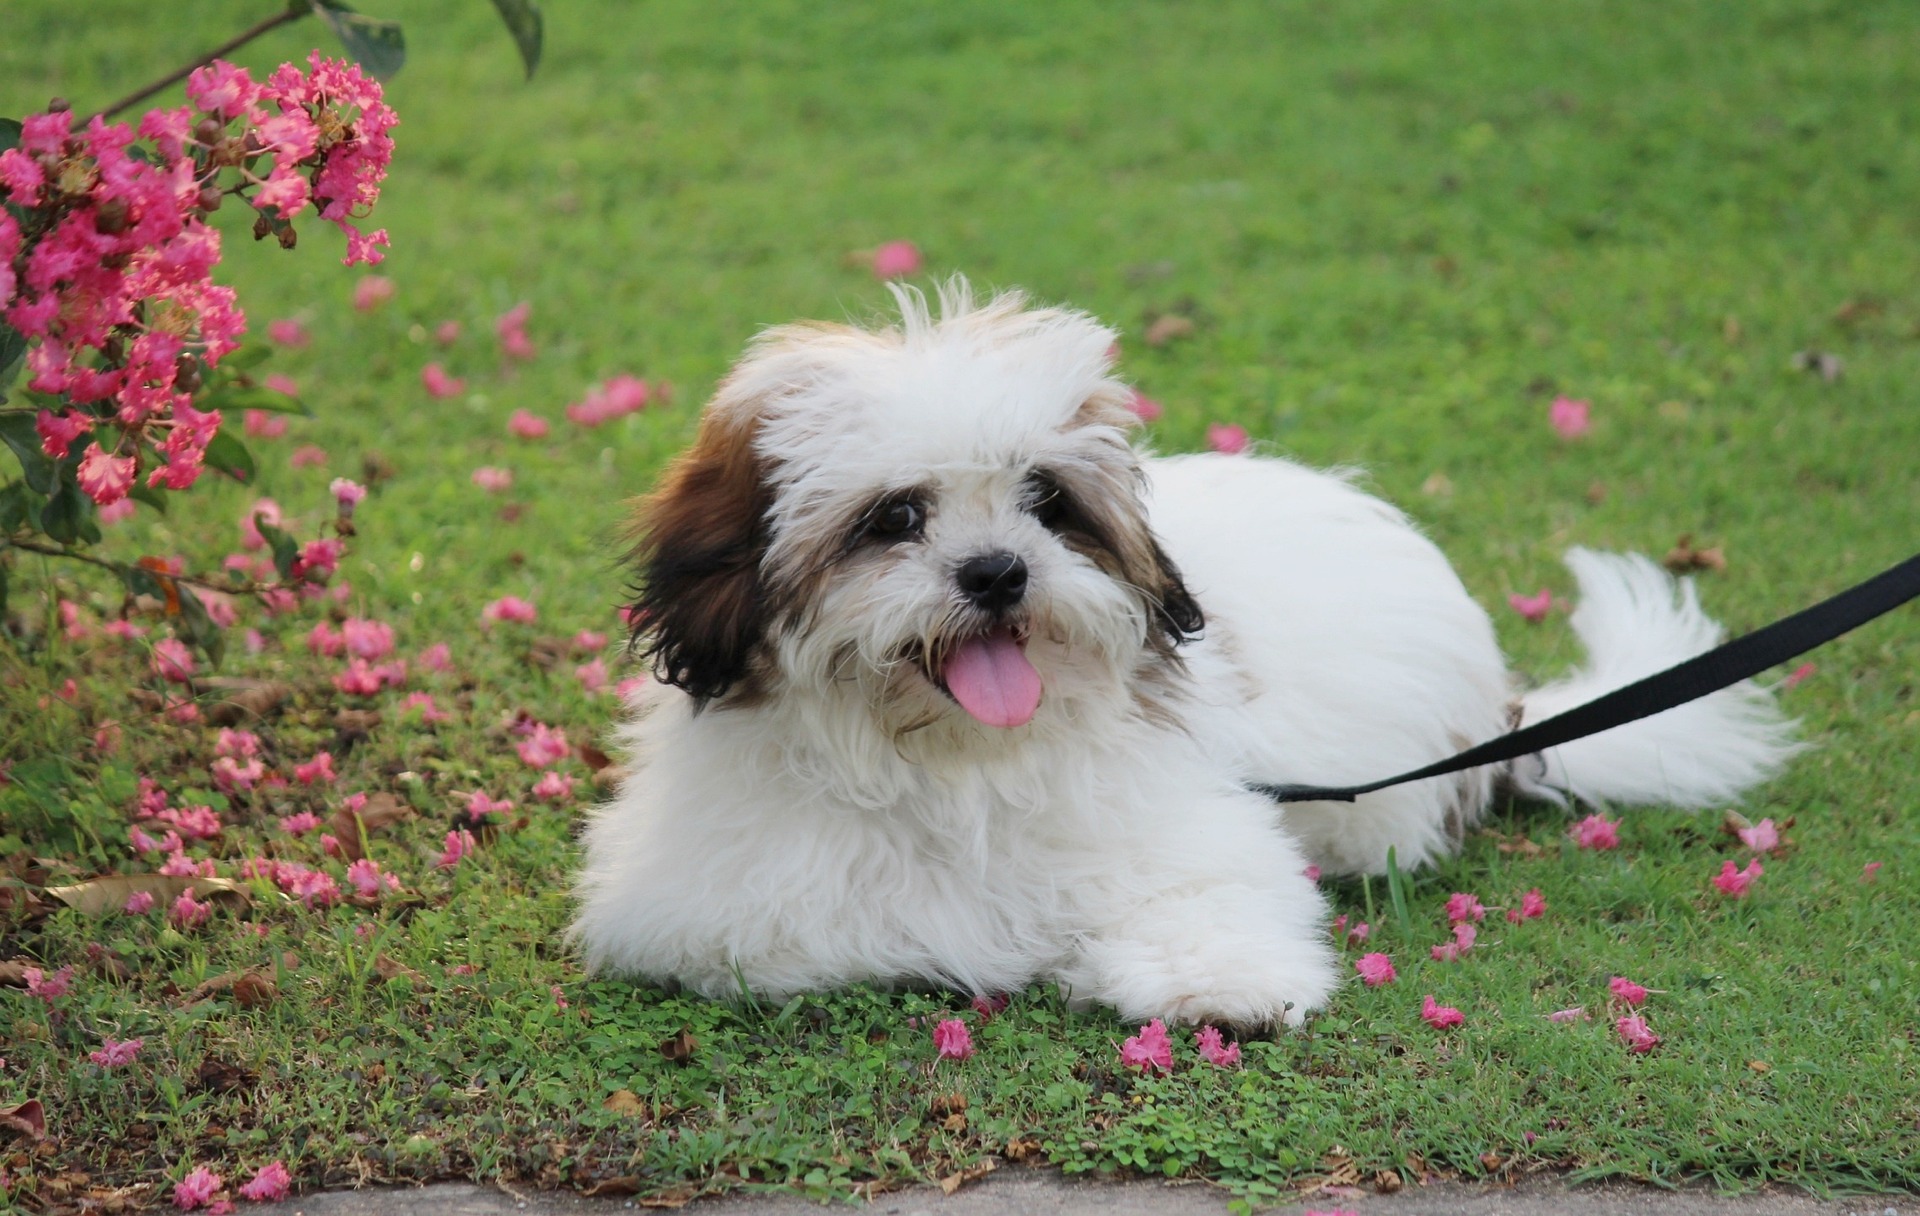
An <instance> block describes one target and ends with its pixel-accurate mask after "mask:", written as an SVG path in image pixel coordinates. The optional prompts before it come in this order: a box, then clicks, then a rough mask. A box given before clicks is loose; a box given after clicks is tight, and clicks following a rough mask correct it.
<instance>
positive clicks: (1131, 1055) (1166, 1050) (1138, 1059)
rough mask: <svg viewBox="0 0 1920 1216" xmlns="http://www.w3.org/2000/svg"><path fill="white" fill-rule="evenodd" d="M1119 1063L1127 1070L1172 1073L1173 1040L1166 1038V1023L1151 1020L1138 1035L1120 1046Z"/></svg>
mask: <svg viewBox="0 0 1920 1216" xmlns="http://www.w3.org/2000/svg"><path fill="white" fill-rule="evenodd" d="M1120 1062H1121V1063H1122V1064H1124V1065H1126V1066H1127V1067H1128V1068H1138V1069H1142V1070H1144V1071H1153V1072H1163V1073H1165V1072H1172V1071H1173V1040H1172V1039H1170V1038H1168V1037H1167V1027H1166V1023H1164V1022H1162V1021H1161V1020H1160V1019H1159V1018H1155V1019H1153V1020H1152V1021H1151V1022H1148V1023H1147V1024H1146V1025H1145V1026H1142V1027H1141V1028H1140V1033H1139V1034H1137V1035H1134V1036H1132V1037H1131V1038H1129V1039H1127V1040H1126V1041H1125V1042H1123V1043H1121V1044H1120Z"/></svg>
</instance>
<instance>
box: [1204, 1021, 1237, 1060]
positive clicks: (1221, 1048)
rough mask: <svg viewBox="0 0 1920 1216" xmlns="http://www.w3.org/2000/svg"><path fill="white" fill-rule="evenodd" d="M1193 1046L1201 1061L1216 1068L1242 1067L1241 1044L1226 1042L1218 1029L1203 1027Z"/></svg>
mask: <svg viewBox="0 0 1920 1216" xmlns="http://www.w3.org/2000/svg"><path fill="white" fill-rule="evenodd" d="M1193 1046H1194V1048H1195V1050H1197V1051H1199V1053H1200V1058H1201V1059H1203V1060H1205V1061H1206V1062H1207V1063H1209V1064H1212V1065H1213V1066H1214V1067H1216V1068H1238V1067H1240V1044H1238V1043H1228V1042H1226V1041H1225V1037H1224V1036H1223V1035H1221V1033H1220V1030H1219V1028H1218V1027H1215V1026H1202V1027H1201V1028H1200V1030H1199V1032H1198V1033H1196V1034H1195V1035H1194V1036H1193Z"/></svg>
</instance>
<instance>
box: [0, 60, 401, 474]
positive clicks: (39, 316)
mask: <svg viewBox="0 0 1920 1216" xmlns="http://www.w3.org/2000/svg"><path fill="white" fill-rule="evenodd" d="M310 63H311V67H312V70H311V72H303V71H301V70H300V69H299V68H296V67H294V66H293V65H292V64H282V65H281V66H280V68H279V69H278V70H276V71H275V72H274V73H273V75H272V77H271V78H270V79H269V80H268V82H267V83H266V84H264V85H261V84H256V83H255V82H254V81H253V80H252V79H251V77H249V76H248V74H247V72H246V71H245V70H244V69H241V68H237V67H234V66H233V65H231V64H228V63H225V62H222V61H218V60H216V61H215V62H213V63H211V64H209V65H207V66H205V67H202V68H200V69H198V70H197V71H195V72H194V73H193V74H192V76H190V77H189V78H188V81H187V94H188V96H189V97H190V98H191V99H192V101H193V103H194V104H193V106H192V107H187V106H182V107H179V108H177V109H159V110H153V111H150V112H148V113H147V114H146V115H145V117H143V118H142V119H141V121H140V124H139V128H138V131H137V132H136V131H135V129H134V128H131V127H128V126H127V125H126V124H124V123H112V124H110V123H108V122H106V121H105V120H104V119H103V118H101V117H99V116H95V117H94V118H93V119H91V120H90V121H88V123H87V124H86V126H85V127H84V128H82V129H79V130H76V129H75V127H74V115H73V113H72V112H71V111H69V110H64V109H63V110H55V111H52V112H49V113H45V114H35V115H30V116H28V117H27V119H26V120H25V121H24V122H23V124H22V131H21V137H20V144H19V146H18V147H16V148H11V149H9V150H7V151H6V152H0V195H4V197H5V199H6V201H7V202H9V203H11V204H12V205H13V207H15V208H18V209H19V210H20V211H21V212H22V213H24V214H23V218H20V219H16V218H15V215H14V213H13V212H10V211H0V316H3V317H4V318H5V320H6V322H7V324H9V325H11V326H12V327H13V328H14V329H16V330H18V331H19V332H20V333H21V334H23V335H25V336H26V338H27V339H28V340H29V344H30V345H29V349H28V352H27V359H26V362H27V369H28V371H29V372H30V373H31V376H32V378H31V380H30V382H29V385H28V387H29V388H30V389H32V390H33V391H35V392H39V393H49V394H58V395H60V396H62V397H64V398H65V400H66V402H67V404H65V405H63V406H62V408H60V409H59V410H58V411H55V410H46V409H43V410H41V411H40V413H39V416H38V419H37V422H36V425H37V429H38V431H39V435H40V444H41V448H42V450H43V451H44V452H45V454H46V455H48V456H49V457H52V458H53V459H56V460H64V459H67V458H68V456H69V454H70V453H71V452H72V451H73V450H74V448H75V445H78V444H83V443H84V445H85V446H84V447H83V448H81V449H80V450H81V456H80V458H79V462H78V465H77V466H76V468H75V470H74V477H75V480H76V482H77V484H78V485H79V487H80V489H81V490H82V491H83V492H84V493H86V495H87V496H88V497H89V498H91V499H93V501H94V502H96V503H98V504H100V505H101V506H108V505H111V504H114V503H118V502H120V501H122V500H124V499H125V498H126V497H127V495H128V494H129V493H130V492H131V491H132V489H133V487H134V484H135V481H136V479H137V478H138V477H139V476H140V473H141V467H142V465H143V464H144V465H147V466H148V471H147V476H146V485H147V486H149V487H161V486H164V487H166V488H168V489H173V490H184V489H186V488H188V487H189V486H191V485H193V484H194V482H195V481H197V480H198V479H199V477H200V474H201V472H202V470H203V466H204V463H205V456H206V450H207V445H208V444H209V443H211V442H212V440H213V437H214V435H215V434H216V433H218V431H219V429H220V424H221V417H220V413H219V411H217V410H205V411H202V410H199V409H196V408H194V405H193V398H194V395H195V394H196V393H198V392H199V391H200V389H201V388H202V385H203V383H204V374H205V372H206V370H207V369H211V368H214V367H217V366H218V365H219V363H220V361H221V359H222V358H224V357H225V356H226V355H227V354H229V353H230V352H232V351H233V350H234V349H235V347H236V346H237V345H238V343H239V338H240V335H241V333H242V332H244V331H245V328H246V318H245V316H244V315H243V314H242V313H241V311H240V309H239V308H238V306H237V305H236V303H235V296H234V293H233V290H232V289H231V288H228V287H220V286H216V285H215V284H214V283H213V282H212V278H211V275H212V271H213V268H214V266H215V265H216V264H218V262H219V260H220V233H219V231H218V230H217V229H215V228H213V227H212V226H210V225H209V224H207V223H206V216H207V213H208V212H211V211H213V210H215V209H216V208H218V207H219V206H220V203H221V201H222V199H223V198H225V197H226V196H227V195H229V194H232V195H237V196H239V197H241V198H243V199H246V200H247V201H248V202H249V204H250V205H251V206H252V207H253V208H254V209H255V210H256V211H257V212H258V213H259V218H258V221H257V223H256V226H255V231H256V234H257V235H261V236H265V235H269V234H273V235H278V236H279V237H280V240H281V243H282V244H283V245H287V246H291V245H292V243H293V230H292V228H291V226H290V225H288V223H287V221H288V220H290V219H291V218H292V217H293V216H295V215H296V214H298V213H299V212H300V211H301V210H302V209H304V208H305V207H306V206H307V205H308V204H309V203H311V204H313V205H314V206H315V207H316V208H317V209H318V210H319V212H320V215H321V217H322V218H323V219H326V220H328V221H330V222H332V223H334V224H337V225H338V226H339V227H340V228H341V230H342V231H343V232H345V233H346V234H347V262H348V264H349V265H351V264H353V263H355V262H373V261H378V260H379V258H380V256H381V255H380V252H379V249H378V246H381V245H384V244H386V243H387V236H386V233H385V232H376V233H373V234H372V235H370V236H363V235H362V234H361V233H360V231H359V230H358V229H357V228H356V227H355V226H354V224H353V222H352V221H353V220H354V219H356V218H359V217H361V216H364V215H365V214H366V213H367V210H368V209H369V208H371V207H372V205H373V203H374V201H375V200H376V199H377V198H378V197H379V187H380V182H381V180H382V179H383V178H384V177H385V175H386V170H387V165H388V162H389V161H390V160H391V158H392V140H391V139H390V138H389V137H388V134H387V132H388V131H389V130H390V129H391V128H392V127H393V125H394V122H395V119H394V117H393V112H392V111H391V110H390V109H388V108H387V107H386V105H385V104H383V103H382V101H381V99H380V86H379V85H378V84H377V83H376V82H374V81H372V80H370V79H368V78H366V77H365V76H363V75H362V74H361V72H360V69H359V68H358V67H356V66H354V65H353V64H350V63H347V62H344V61H333V60H326V59H322V58H321V57H320V56H319V54H318V53H316V54H315V55H314V56H313V57H312V59H311V60H310ZM196 113H197V114H198V117H196ZM236 124H237V125H236ZM137 143H138V144H140V145H141V146H138V147H136V144H137ZM269 164H270V167H268V166H269ZM263 173H264V176H262V174H263ZM249 191H251V192H252V197H251V198H248V197H247V194H248V192H249Z"/></svg>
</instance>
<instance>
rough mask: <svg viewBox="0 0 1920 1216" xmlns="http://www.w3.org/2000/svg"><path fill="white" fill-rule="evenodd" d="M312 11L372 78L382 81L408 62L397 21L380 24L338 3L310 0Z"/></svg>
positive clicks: (374, 19) (338, 0) (379, 21)
mask: <svg viewBox="0 0 1920 1216" xmlns="http://www.w3.org/2000/svg"><path fill="white" fill-rule="evenodd" d="M312 3H313V11H314V12H315V13H318V14H319V16H320V20H322V21H324V22H326V23H327V25H328V26H330V27H331V28H332V30H333V32H334V34H335V35H337V36H338V37H339V39H340V44H341V45H342V46H344V47H346V48H347V54H348V55H349V56H351V57H352V58H353V60H354V61H355V62H356V63H358V64H359V65H360V66H361V67H363V68H365V69H367V72H368V74H369V75H371V76H372V77H373V78H374V79H376V80H380V81H385V80H387V79H388V78H389V77H391V76H392V75H393V74H394V73H395V72H398V71H399V70H400V69H401V67H402V66H403V65H405V63H406V62H407V40H406V36H405V35H403V34H402V33H401V32H400V23H399V22H398V21H382V20H380V19H379V18H377V17H368V16H365V15H363V14H360V13H356V12H354V11H353V10H352V9H350V8H348V7H347V6H346V5H345V4H342V3H341V2H340V0H312Z"/></svg>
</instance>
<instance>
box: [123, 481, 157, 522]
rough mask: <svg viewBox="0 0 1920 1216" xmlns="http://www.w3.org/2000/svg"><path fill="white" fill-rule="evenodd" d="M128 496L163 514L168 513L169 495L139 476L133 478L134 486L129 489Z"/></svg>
mask: <svg viewBox="0 0 1920 1216" xmlns="http://www.w3.org/2000/svg"><path fill="white" fill-rule="evenodd" d="M127 497H128V498H131V499H133V500H134V501H135V502H144V503H146V504H147V505H148V506H150V507H152V508H153V509H154V510H156V511H158V512H160V514H162V515H165V514H166V513H167V496H166V495H165V494H162V493H161V492H160V491H158V490H156V489H154V488H153V487H152V486H150V485H148V484H147V483H146V482H144V481H141V480H140V479H139V478H138V477H136V478H134V479H133V488H132V489H130V490H128V491H127Z"/></svg>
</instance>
